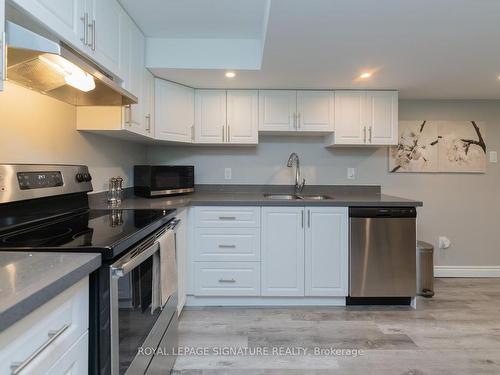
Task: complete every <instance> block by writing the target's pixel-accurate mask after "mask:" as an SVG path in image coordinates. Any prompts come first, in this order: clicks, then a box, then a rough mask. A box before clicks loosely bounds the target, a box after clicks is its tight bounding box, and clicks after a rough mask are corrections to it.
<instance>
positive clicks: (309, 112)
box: [297, 91, 335, 132]
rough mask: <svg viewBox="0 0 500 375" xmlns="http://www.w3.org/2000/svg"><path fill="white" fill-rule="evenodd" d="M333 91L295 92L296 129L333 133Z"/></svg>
mask: <svg viewBox="0 0 500 375" xmlns="http://www.w3.org/2000/svg"><path fill="white" fill-rule="evenodd" d="M334 97H335V96H334V93H333V91H297V112H298V114H297V129H298V130H299V131H311V132H316V131H317V132H328V131H331V132H333V123H334V116H333V115H334Z"/></svg>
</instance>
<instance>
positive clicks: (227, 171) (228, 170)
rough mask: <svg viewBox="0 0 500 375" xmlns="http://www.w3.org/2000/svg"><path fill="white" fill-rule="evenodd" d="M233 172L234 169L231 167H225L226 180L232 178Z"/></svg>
mask: <svg viewBox="0 0 500 375" xmlns="http://www.w3.org/2000/svg"><path fill="white" fill-rule="evenodd" d="M232 174H233V170H232V169H231V168H224V179H225V180H230V179H231V178H233V177H232Z"/></svg>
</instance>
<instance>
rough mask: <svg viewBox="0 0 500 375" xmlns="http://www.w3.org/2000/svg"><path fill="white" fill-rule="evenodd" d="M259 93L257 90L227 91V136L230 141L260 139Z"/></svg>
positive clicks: (253, 142)
mask: <svg viewBox="0 0 500 375" xmlns="http://www.w3.org/2000/svg"><path fill="white" fill-rule="evenodd" d="M258 98H259V94H258V91H256V90H228V91H227V138H228V140H229V143H250V144H257V143H258V141H259V135H258V126H259V120H258V115H259V110H258V105H259V99H258Z"/></svg>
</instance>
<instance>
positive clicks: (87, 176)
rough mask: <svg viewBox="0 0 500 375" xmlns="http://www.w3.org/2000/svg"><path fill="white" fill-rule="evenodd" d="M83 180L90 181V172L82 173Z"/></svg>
mask: <svg viewBox="0 0 500 375" xmlns="http://www.w3.org/2000/svg"><path fill="white" fill-rule="evenodd" d="M83 180H84V181H86V182H89V181H92V176H91V175H90V173H84V174H83Z"/></svg>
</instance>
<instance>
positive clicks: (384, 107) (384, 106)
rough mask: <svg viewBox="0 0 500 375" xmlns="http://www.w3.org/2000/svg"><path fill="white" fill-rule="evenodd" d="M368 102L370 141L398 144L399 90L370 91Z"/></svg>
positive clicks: (379, 143)
mask: <svg viewBox="0 0 500 375" xmlns="http://www.w3.org/2000/svg"><path fill="white" fill-rule="evenodd" d="M366 103H367V109H366V117H367V119H366V124H367V126H368V141H369V143H370V144H372V145H397V144H398V92H397V91H368V92H367V93H366Z"/></svg>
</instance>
